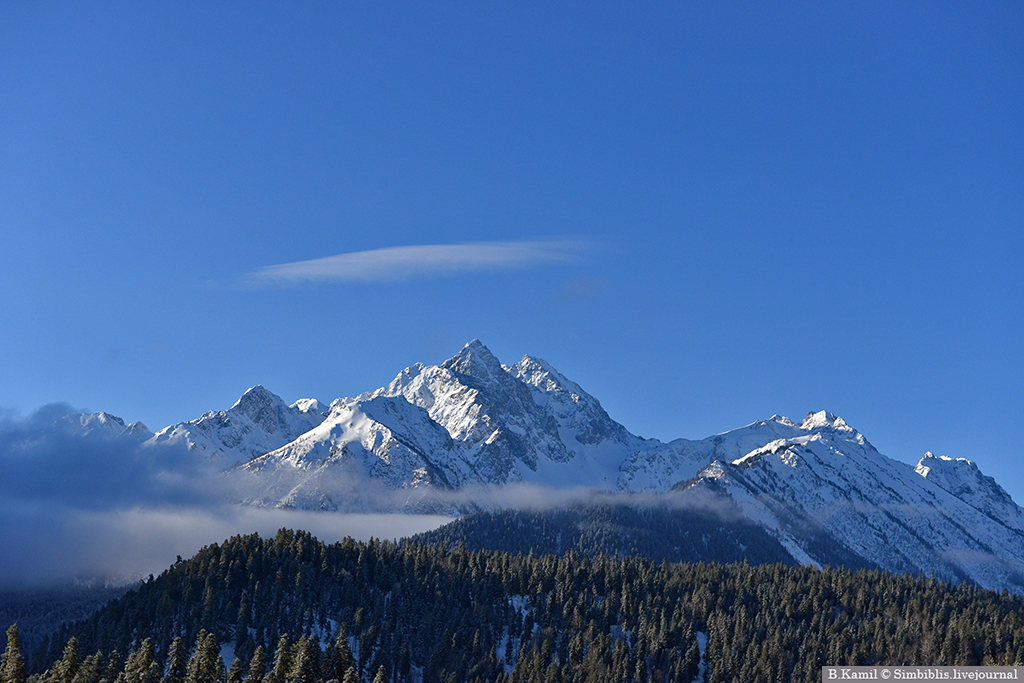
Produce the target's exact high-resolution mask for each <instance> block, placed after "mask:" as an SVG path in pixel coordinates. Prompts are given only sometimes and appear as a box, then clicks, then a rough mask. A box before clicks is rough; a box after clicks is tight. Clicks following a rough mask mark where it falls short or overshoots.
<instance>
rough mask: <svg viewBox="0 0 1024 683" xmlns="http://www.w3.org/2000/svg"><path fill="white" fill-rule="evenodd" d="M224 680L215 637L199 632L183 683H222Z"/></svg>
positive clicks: (222, 663) (203, 631) (204, 631)
mask: <svg viewBox="0 0 1024 683" xmlns="http://www.w3.org/2000/svg"><path fill="white" fill-rule="evenodd" d="M225 678H226V672H225V671H224V662H223V660H221V658H220V648H219V647H218V646H217V637H216V636H214V635H213V634H212V633H208V632H207V631H206V630H201V631H199V635H198V636H196V648H195V651H194V652H193V653H192V657H191V658H189V660H188V668H187V669H186V670H185V683H224V680H225Z"/></svg>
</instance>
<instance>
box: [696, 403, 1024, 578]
mask: <svg viewBox="0 0 1024 683" xmlns="http://www.w3.org/2000/svg"><path fill="white" fill-rule="evenodd" d="M771 423H775V424H771ZM752 433H760V434H762V435H763V436H762V440H763V439H764V438H768V437H769V436H770V435H771V434H772V433H775V434H778V435H779V436H778V438H776V439H773V440H771V441H769V442H767V443H765V444H764V445H762V446H761V447H759V448H754V449H752V450H750V451H749V452H748V453H746V454H745V455H743V456H742V457H739V458H735V459H732V460H728V459H715V460H713V461H712V462H710V463H708V464H707V465H706V466H704V467H703V468H701V469H700V470H699V471H698V472H696V473H695V475H694V476H693V477H692V478H691V479H690V481H688V482H686V483H685V484H682V485H681V486H679V487H678V488H680V489H682V490H686V489H692V488H711V489H713V490H715V491H717V492H720V493H724V494H725V495H727V496H728V497H729V498H730V499H731V500H732V502H734V503H736V504H737V505H739V507H740V508H741V509H742V510H743V511H744V513H745V515H746V516H747V517H748V518H749V519H751V520H753V521H754V522H755V523H757V524H758V525H760V526H762V527H764V528H765V529H767V530H768V531H769V533H771V534H772V535H773V536H775V537H776V538H777V539H778V540H779V541H780V542H782V544H783V546H785V547H786V549H787V550H788V551H789V552H790V554H792V555H793V557H794V558H795V559H797V560H798V561H799V562H801V563H811V564H825V563H829V562H830V561H831V558H832V554H831V553H832V551H833V550H834V549H835V548H837V547H838V548H842V549H843V550H844V551H845V552H848V553H853V554H854V555H855V556H856V557H859V558H863V560H865V561H866V564H868V565H874V566H877V567H880V568H883V569H886V570H888V571H894V572H909V573H925V574H929V573H932V572H934V574H935V576H936V577H937V578H942V579H946V580H957V581H958V580H962V579H965V578H966V579H970V580H972V581H974V582H976V583H978V584H979V585H981V586H984V587H987V588H1002V587H1006V586H1015V587H1016V590H1021V589H1024V533H1022V532H1021V531H1020V529H1019V528H1017V525H1018V524H1019V515H1020V508H1018V507H1017V506H1015V505H1013V503H1012V501H1009V505H1012V506H1013V507H1012V508H1010V507H1008V506H1004V507H996V506H994V505H990V506H989V507H988V509H987V510H983V509H980V508H979V507H977V506H976V505H975V504H973V503H972V501H973V502H977V501H978V500H983V501H985V502H991V501H992V500H993V499H992V498H989V497H983V496H979V495H976V492H977V491H978V489H979V486H978V485H977V481H981V482H982V484H987V483H988V482H985V481H984V478H981V477H980V473H979V478H978V479H977V480H971V479H970V478H969V477H966V476H963V473H962V472H957V471H956V470H955V468H956V466H955V465H950V466H949V467H948V470H947V471H946V472H943V474H945V475H947V476H946V477H945V478H944V479H943V481H944V482H947V483H948V482H950V481H956V482H958V483H959V482H965V481H966V482H968V484H967V485H965V486H963V487H961V488H960V490H962V491H964V492H966V493H967V494H968V495H967V498H966V499H965V498H961V497H959V496H958V495H957V494H956V493H955V492H953V491H950V490H947V489H946V488H943V487H942V486H940V485H938V484H936V483H935V481H933V480H932V478H933V477H935V478H939V477H937V476H936V475H935V474H931V472H929V471H927V470H928V466H927V465H925V466H924V467H922V466H920V465H919V466H918V468H917V469H916V470H915V468H914V467H912V466H910V465H908V464H906V463H901V462H897V461H895V460H893V459H891V458H888V457H886V456H884V455H882V454H881V453H879V452H878V451H877V450H875V448H874V447H873V446H872V445H871V444H870V443H868V441H867V440H866V439H864V437H863V436H862V435H861V434H860V433H858V432H857V431H856V430H854V429H853V428H851V427H849V426H848V425H847V424H846V423H845V422H844V421H843V420H842V419H841V418H837V417H835V416H834V415H831V414H828V413H825V412H820V413H810V414H808V416H807V418H806V419H805V420H804V421H803V423H802V424H800V425H799V426H797V425H794V424H793V423H792V422H791V421H789V420H786V419H785V418H773V419H772V420H770V421H767V422H765V423H755V424H754V425H751V426H749V427H746V428H743V429H740V430H737V431H736V432H735V433H733V432H728V433H726V434H721V435H718V436H717V437H714V438H713V439H711V440H706V441H705V442H698V443H699V445H700V446H702V447H703V450H704V452H707V451H708V450H709V448H710V447H711V443H714V442H716V441H719V443H718V444H716V446H718V447H721V446H722V445H724V444H728V443H733V444H735V443H737V442H741V443H745V446H744V448H745V447H746V446H749V445H751V444H752V442H750V441H749V439H750V437H751V434H752ZM709 442H710V443H709ZM694 450H696V451H699V450H701V449H700V448H696V449H694ZM740 450H743V448H741V449H740ZM725 452H728V450H726V451H725ZM930 460H931V458H925V459H924V460H923V461H922V462H926V461H930ZM940 462H942V463H943V464H947V465H948V463H947V462H946V461H940ZM953 462H955V461H953ZM971 465H973V463H971ZM964 469H965V470H966V471H967V472H971V471H972V468H970V467H964ZM973 469H974V470H976V468H973ZM932 472H934V470H932ZM922 475H930V476H922ZM957 475H959V476H957ZM991 483H992V484H994V482H991ZM999 491H1000V492H1001V489H999ZM985 492H986V493H991V492H992V489H991V488H986V489H985ZM997 500H999V501H1000V502H1006V501H1008V497H1007V498H1006V499H1003V498H998V499H997ZM1008 513H1009V514H1008Z"/></svg>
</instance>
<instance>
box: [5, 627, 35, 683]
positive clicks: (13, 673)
mask: <svg viewBox="0 0 1024 683" xmlns="http://www.w3.org/2000/svg"><path fill="white" fill-rule="evenodd" d="M27 677H28V674H27V671H26V668H25V658H24V657H23V656H22V654H21V639H20V638H19V637H18V625H17V624H11V626H10V627H9V628H8V629H7V649H6V650H4V654H3V659H2V660H0V683H25V680H26V678H27Z"/></svg>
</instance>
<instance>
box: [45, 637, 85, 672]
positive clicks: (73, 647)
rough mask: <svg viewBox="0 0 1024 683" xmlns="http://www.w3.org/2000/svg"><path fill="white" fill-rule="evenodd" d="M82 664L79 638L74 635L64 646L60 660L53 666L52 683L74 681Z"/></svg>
mask: <svg viewBox="0 0 1024 683" xmlns="http://www.w3.org/2000/svg"><path fill="white" fill-rule="evenodd" d="M80 666H81V660H80V654H79V652H78V639H77V638H75V637H74V636H71V638H69V639H68V643H67V645H65V646H64V654H63V656H61V658H60V661H59V662H57V663H56V664H55V665H54V667H53V672H52V674H51V677H50V681H51V682H52V683H73V681H74V679H75V676H77V675H78V669H79V668H80Z"/></svg>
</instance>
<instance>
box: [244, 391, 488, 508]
mask: <svg viewBox="0 0 1024 683" xmlns="http://www.w3.org/2000/svg"><path fill="white" fill-rule="evenodd" d="M236 472H237V473H239V474H242V475H246V479H245V481H244V483H243V486H245V487H246V489H245V490H247V491H248V492H249V493H248V502H250V503H254V504H257V505H270V506H275V507H298V508H305V509H320V510H347V511H353V510H366V509H372V510H379V509H407V510H408V509H411V510H417V509H422V508H423V507H424V506H426V507H429V505H427V502H426V501H427V499H428V498H429V497H430V496H429V495H428V494H429V493H430V492H431V491H432V490H436V489H440V490H451V489H453V488H459V487H461V486H463V485H465V484H466V483H467V482H468V481H471V482H476V481H477V478H476V477H475V476H474V475H473V473H472V470H471V468H470V467H469V465H468V464H467V463H465V462H464V461H462V460H461V459H460V457H459V453H458V452H457V449H456V448H455V446H454V443H453V442H452V439H451V437H450V436H449V435H448V432H446V431H445V430H444V429H443V428H442V427H440V426H439V425H438V424H437V423H435V422H434V421H433V420H431V419H430V416H429V415H428V414H427V412H426V411H425V410H423V409H422V408H419V407H418V406H414V405H412V404H410V403H408V402H407V401H405V400H404V399H402V398H401V397H398V398H395V397H391V396H375V397H370V398H366V399H338V400H337V401H335V402H334V403H332V404H331V410H330V413H329V414H328V416H327V418H326V419H325V420H324V421H323V422H322V423H320V424H319V425H318V426H316V427H314V428H313V429H312V430H310V431H308V432H306V433H305V434H303V435H302V436H300V437H299V438H298V439H296V440H295V441H292V442H291V443H289V444H287V445H285V446H283V447H282V448H279V449H277V450H274V451H271V452H270V453H267V454H265V455H262V456H259V457H257V458H254V459H253V460H251V461H249V462H247V463H245V464H243V465H240V466H239V467H238V468H236ZM396 491H399V492H401V491H404V492H405V493H404V494H403V495H395V494H394V492H396Z"/></svg>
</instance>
